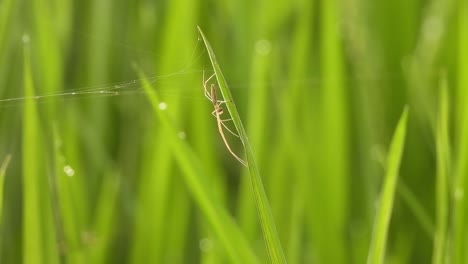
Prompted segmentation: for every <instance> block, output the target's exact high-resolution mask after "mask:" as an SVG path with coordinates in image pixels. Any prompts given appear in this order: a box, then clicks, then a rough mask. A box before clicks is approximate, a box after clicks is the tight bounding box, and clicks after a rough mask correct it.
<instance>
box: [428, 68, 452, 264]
mask: <svg viewBox="0 0 468 264" xmlns="http://www.w3.org/2000/svg"><path fill="white" fill-rule="evenodd" d="M440 86H441V87H440V101H439V118H438V120H437V127H436V133H435V136H436V145H437V176H436V230H435V235H434V251H433V255H432V263H433V264H442V263H444V260H445V256H446V241H447V231H448V225H447V224H448V210H449V208H448V206H449V204H448V201H449V200H448V198H449V196H448V192H449V190H448V181H449V179H448V176H449V175H448V174H449V171H448V170H449V168H450V165H449V160H450V148H449V142H450V141H449V131H448V127H449V124H448V122H449V102H448V94H447V93H448V87H447V86H448V85H447V78H446V76H445V75H444V76H442V78H441V84H440Z"/></svg>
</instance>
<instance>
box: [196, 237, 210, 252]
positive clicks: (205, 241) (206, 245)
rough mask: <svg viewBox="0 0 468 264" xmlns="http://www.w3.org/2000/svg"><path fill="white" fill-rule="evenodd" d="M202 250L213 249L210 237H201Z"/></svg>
mask: <svg viewBox="0 0 468 264" xmlns="http://www.w3.org/2000/svg"><path fill="white" fill-rule="evenodd" d="M199 246H200V250H201V251H202V252H209V251H211V250H212V249H213V242H212V241H211V239H209V238H203V239H200V243H199Z"/></svg>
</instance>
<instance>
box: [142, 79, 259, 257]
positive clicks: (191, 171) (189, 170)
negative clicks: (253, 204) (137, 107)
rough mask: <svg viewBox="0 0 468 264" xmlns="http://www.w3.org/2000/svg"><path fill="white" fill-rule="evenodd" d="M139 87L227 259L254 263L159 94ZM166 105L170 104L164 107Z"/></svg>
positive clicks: (237, 230) (149, 87) (247, 247)
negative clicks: (146, 98)
mask: <svg viewBox="0 0 468 264" xmlns="http://www.w3.org/2000/svg"><path fill="white" fill-rule="evenodd" d="M139 75H140V78H141V79H144V80H146V78H145V76H144V75H143V74H142V73H141V72H139ZM143 88H144V89H145V91H146V93H147V94H148V98H149V100H150V103H151V105H152V107H153V109H154V111H155V112H156V115H157V117H158V120H159V122H160V123H161V125H162V127H163V129H165V130H166V132H167V141H168V142H170V144H171V146H172V150H173V153H174V155H175V157H176V159H177V161H178V163H179V165H180V167H181V170H182V171H183V172H184V173H183V175H184V177H185V178H184V180H185V182H186V185H187V188H188V189H189V190H190V192H191V193H192V197H193V198H194V199H195V201H196V203H197V204H198V206H199V207H200V209H201V210H202V212H203V213H204V214H205V217H206V219H207V220H208V222H209V223H210V225H211V227H212V228H213V231H214V233H215V234H216V236H217V238H218V239H219V241H220V242H221V244H222V246H223V247H224V249H225V251H226V253H227V254H228V256H229V258H230V260H231V262H233V263H258V261H257V258H256V256H255V254H254V253H253V252H252V250H251V248H250V247H249V245H248V243H247V241H246V240H245V238H244V236H243V235H242V233H241V232H240V230H239V227H238V226H236V225H235V223H234V221H233V220H232V218H231V216H230V215H229V214H228V212H227V211H226V209H225V208H223V207H222V206H221V204H220V202H219V201H218V200H216V199H214V198H213V195H212V192H211V190H210V189H208V186H209V185H208V184H206V183H205V182H204V179H205V178H204V177H203V175H204V171H203V169H202V167H201V166H200V162H199V161H198V159H197V157H196V156H195V154H194V153H193V150H192V149H191V148H190V147H189V146H188V145H187V144H186V142H185V141H184V140H183V139H181V138H180V137H179V136H178V134H179V131H178V130H177V129H176V128H175V127H174V125H173V123H172V121H171V119H170V118H169V115H168V114H167V113H166V112H165V110H163V109H165V107H164V108H163V109H161V108H160V104H161V103H163V102H162V101H161V100H160V99H159V95H158V94H157V93H156V91H155V90H153V88H152V87H151V85H150V84H149V83H148V82H147V81H144V82H143ZM167 107H170V105H169V106H167Z"/></svg>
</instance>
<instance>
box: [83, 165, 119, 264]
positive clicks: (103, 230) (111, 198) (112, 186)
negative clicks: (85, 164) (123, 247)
mask: <svg viewBox="0 0 468 264" xmlns="http://www.w3.org/2000/svg"><path fill="white" fill-rule="evenodd" d="M119 177H120V176H119V173H118V172H114V171H110V172H107V173H106V175H104V178H103V181H102V183H101V188H100V193H99V197H98V200H97V207H96V216H95V218H94V223H93V232H92V233H91V234H90V236H91V237H90V239H91V241H89V242H90V243H92V242H93V240H95V245H93V247H92V249H91V258H90V259H91V261H90V263H96V264H99V263H106V261H109V262H114V261H117V259H113V258H112V256H113V255H115V254H112V253H111V252H110V247H111V246H112V245H113V244H112V241H113V239H112V238H113V234H114V232H115V231H116V230H115V229H116V227H117V225H116V222H117V221H118V220H117V219H116V218H115V211H116V208H117V202H118V193H119V187H120V179H119Z"/></svg>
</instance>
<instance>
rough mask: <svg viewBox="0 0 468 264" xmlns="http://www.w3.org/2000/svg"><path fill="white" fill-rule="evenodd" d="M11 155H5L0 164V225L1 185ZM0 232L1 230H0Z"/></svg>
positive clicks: (0, 208) (0, 219) (1, 206)
mask: <svg viewBox="0 0 468 264" xmlns="http://www.w3.org/2000/svg"><path fill="white" fill-rule="evenodd" d="M10 160H11V155H7V156H6V157H5V159H4V160H3V162H2V166H0V225H1V223H2V209H3V185H4V184H5V174H6V170H7V168H8V164H9V163H10ZM0 232H1V230H0Z"/></svg>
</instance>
